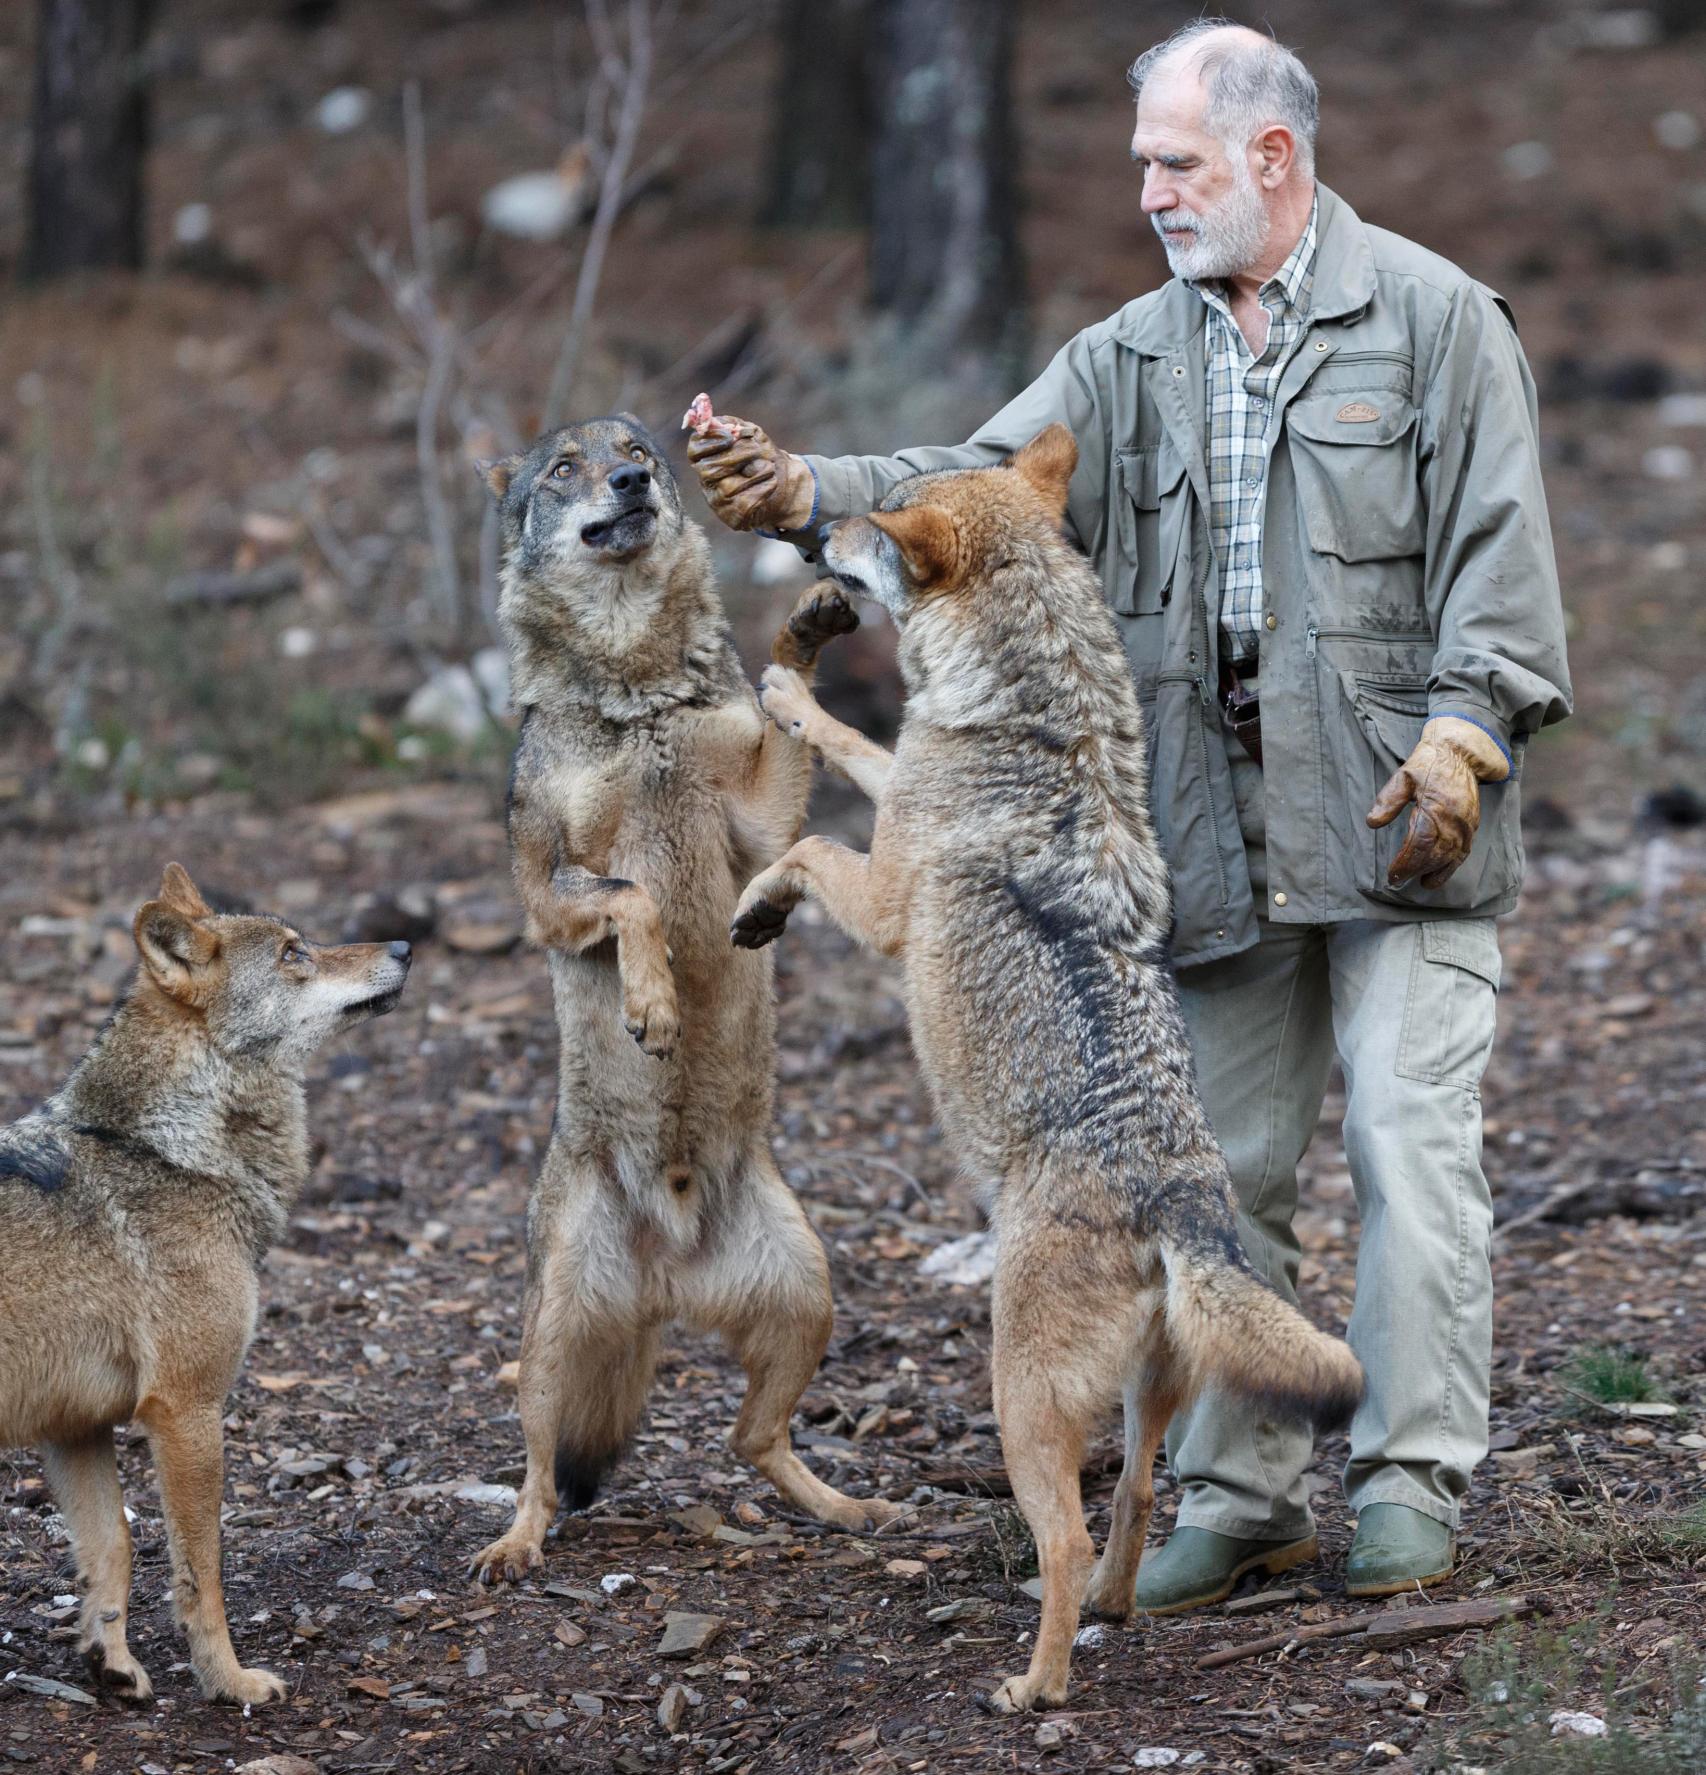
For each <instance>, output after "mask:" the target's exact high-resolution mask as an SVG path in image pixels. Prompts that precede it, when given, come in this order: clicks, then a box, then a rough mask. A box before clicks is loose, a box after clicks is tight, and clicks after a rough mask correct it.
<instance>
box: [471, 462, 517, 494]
mask: <svg viewBox="0 0 1706 1775" xmlns="http://www.w3.org/2000/svg"><path fill="white" fill-rule="evenodd" d="M521 464H522V458H521V457H519V456H499V457H496V458H495V459H494V460H492V461H490V462H476V463H475V464H474V472H475V474H477V475H478V476H479V477H480V479H481V480H482V481H484V482H485V483H486V485H487V486H488V487H489V488H490V489H491V491H492V497H493V499H495V500H497V501H498V502H499V503H500V504H502V502H503V497H504V495H505V494H506V493H507V492H508V491H509V484H510V482H511V481H513V480H514V479H515V471H516V470H517V469H518V468H520V467H521Z"/></svg>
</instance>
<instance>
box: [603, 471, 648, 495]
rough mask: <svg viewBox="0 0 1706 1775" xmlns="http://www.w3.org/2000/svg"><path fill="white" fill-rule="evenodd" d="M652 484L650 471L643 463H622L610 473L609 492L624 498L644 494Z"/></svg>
mask: <svg viewBox="0 0 1706 1775" xmlns="http://www.w3.org/2000/svg"><path fill="white" fill-rule="evenodd" d="M651 484H652V471H651V470H650V469H649V468H647V467H646V466H645V465H644V463H639V462H624V463H623V464H622V466H621V467H620V468H613V469H612V470H611V471H610V491H611V492H612V493H620V494H622V495H623V496H624V497H625V498H626V497H631V496H632V495H634V494H638V493H644V492H645V490H646V489H647V488H648V487H649V486H650V485H651Z"/></svg>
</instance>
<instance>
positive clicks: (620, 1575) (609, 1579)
mask: <svg viewBox="0 0 1706 1775" xmlns="http://www.w3.org/2000/svg"><path fill="white" fill-rule="evenodd" d="M639 1581H640V1580H639V1579H638V1578H636V1577H635V1576H634V1574H633V1573H632V1572H606V1573H605V1574H604V1576H603V1577H602V1578H600V1579H599V1580H598V1587H599V1589H600V1590H602V1591H603V1592H604V1594H605V1595H606V1596H620V1595H621V1594H622V1593H623V1591H625V1590H632V1589H633V1588H634V1586H635V1585H636V1584H637V1583H639Z"/></svg>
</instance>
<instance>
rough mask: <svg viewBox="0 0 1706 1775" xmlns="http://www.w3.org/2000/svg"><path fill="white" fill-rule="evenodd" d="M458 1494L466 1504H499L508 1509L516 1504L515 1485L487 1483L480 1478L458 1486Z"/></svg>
mask: <svg viewBox="0 0 1706 1775" xmlns="http://www.w3.org/2000/svg"><path fill="white" fill-rule="evenodd" d="M456 1496H457V1497H458V1498H460V1499H461V1500H462V1502H463V1503H464V1504H498V1505H502V1506H504V1507H505V1508H506V1509H509V1508H513V1507H514V1505H515V1487H514V1486H513V1485H485V1484H483V1483H481V1482H480V1481H479V1480H471V1481H470V1482H469V1483H468V1484H467V1485H459V1486H457V1488H456Z"/></svg>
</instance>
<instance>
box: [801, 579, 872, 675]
mask: <svg viewBox="0 0 1706 1775" xmlns="http://www.w3.org/2000/svg"><path fill="white" fill-rule="evenodd" d="M858 626H859V613H858V611H857V610H855V609H854V608H853V606H852V604H851V603H849V602H848V599H847V594H846V593H845V592H843V591H842V590H841V588H840V587H839V586H831V587H818V586H814V587H812V588H811V589H810V590H809V591H806V592H802V593H801V594H800V601H799V603H797V604H796V605H795V606H794V608H793V610H792V611H791V612H790V613H789V616H788V633H789V635H790V636H791V637H792V639H793V642H794V646H795V648H796V649H797V650H798V652H799V653H800V655H801V656H802V657H803V658H805V659H806V660H808V661H809V660H815V659H816V658H817V655H818V650H819V648H821V647H822V646H823V644H824V642H826V641H830V640H833V639H834V638H835V636H837V635H850V634H852V633H853V631H854V630H855V629H856V628H858Z"/></svg>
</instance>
